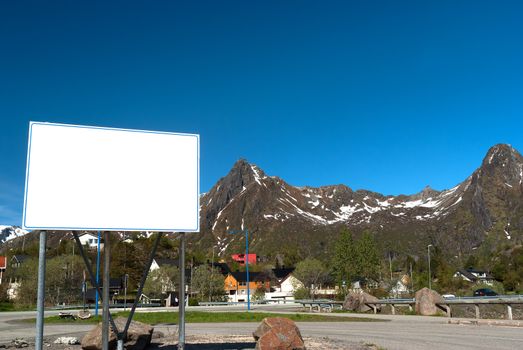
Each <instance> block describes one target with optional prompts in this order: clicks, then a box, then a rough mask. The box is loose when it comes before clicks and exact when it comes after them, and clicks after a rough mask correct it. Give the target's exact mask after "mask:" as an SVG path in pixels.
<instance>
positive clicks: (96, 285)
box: [73, 231, 118, 333]
mask: <svg viewBox="0 0 523 350" xmlns="http://www.w3.org/2000/svg"><path fill="white" fill-rule="evenodd" d="M73 237H74V240H75V241H76V245H77V246H78V250H79V251H80V255H81V256H82V259H83V260H84V264H85V268H86V269H87V272H88V273H89V279H90V281H91V284H92V285H93V286H94V288H95V290H96V295H97V296H98V298H101V297H102V290H101V288H100V284H99V283H98V280H96V279H95V277H94V273H93V269H92V268H91V263H90V262H89V259H88V258H87V255H85V251H84V247H82V243H81V242H80V238H79V236H78V232H76V231H73ZM102 299H103V298H102ZM109 322H111V327H113V330H114V332H115V333H118V328H117V327H116V324H115V323H114V320H113V317H112V316H111V313H109Z"/></svg>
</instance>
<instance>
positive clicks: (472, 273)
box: [453, 268, 494, 285]
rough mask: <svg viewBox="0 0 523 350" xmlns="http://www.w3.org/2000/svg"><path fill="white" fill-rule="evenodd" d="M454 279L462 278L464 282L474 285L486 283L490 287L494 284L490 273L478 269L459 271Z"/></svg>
mask: <svg viewBox="0 0 523 350" xmlns="http://www.w3.org/2000/svg"><path fill="white" fill-rule="evenodd" d="M453 277H454V278H461V279H463V280H464V281H467V282H472V283H485V284H488V285H492V284H494V277H493V276H491V275H490V274H489V273H488V272H486V271H482V270H476V269H472V268H470V269H466V270H458V271H456V273H455V274H454V276H453Z"/></svg>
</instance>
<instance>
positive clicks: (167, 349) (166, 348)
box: [147, 342, 256, 350]
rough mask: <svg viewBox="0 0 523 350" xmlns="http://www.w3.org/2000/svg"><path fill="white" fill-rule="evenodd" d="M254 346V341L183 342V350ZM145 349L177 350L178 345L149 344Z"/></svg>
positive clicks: (234, 349) (238, 349)
mask: <svg viewBox="0 0 523 350" xmlns="http://www.w3.org/2000/svg"><path fill="white" fill-rule="evenodd" d="M255 347H256V342H245V343H219V344H218V343H206V344H185V350H247V349H254V348H255ZM147 350H178V345H177V344H172V345H163V346H161V344H151V345H150V346H149V347H148V348H147Z"/></svg>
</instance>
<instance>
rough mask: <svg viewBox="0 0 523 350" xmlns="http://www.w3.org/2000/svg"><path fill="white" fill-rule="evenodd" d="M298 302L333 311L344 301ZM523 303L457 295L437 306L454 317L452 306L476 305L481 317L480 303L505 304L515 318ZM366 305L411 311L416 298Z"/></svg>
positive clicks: (511, 297) (520, 297)
mask: <svg viewBox="0 0 523 350" xmlns="http://www.w3.org/2000/svg"><path fill="white" fill-rule="evenodd" d="M295 302H296V303H299V304H302V305H303V307H308V308H309V310H310V311H313V310H314V309H315V308H317V310H318V311H321V310H322V309H324V310H325V311H332V310H333V309H335V308H338V307H339V308H341V306H342V305H343V302H341V301H334V300H328V299H320V300H295ZM519 304H523V295H503V296H489V297H456V298H445V301H444V302H442V303H436V306H437V307H438V308H440V309H441V310H442V311H444V312H445V313H446V315H447V317H449V318H451V317H452V306H454V305H474V307H475V316H476V318H477V319H479V318H481V314H480V309H479V306H480V305H505V306H506V310H507V311H506V318H507V319H508V320H513V315H512V306H513V305H519ZM365 305H366V306H367V307H369V308H371V309H372V310H373V312H374V314H377V313H378V309H380V308H381V306H382V305H388V306H390V308H391V313H392V314H393V315H395V314H396V307H408V308H409V311H411V312H412V311H413V310H414V306H415V305H416V299H414V298H404V299H380V300H379V301H378V302H366V303H365Z"/></svg>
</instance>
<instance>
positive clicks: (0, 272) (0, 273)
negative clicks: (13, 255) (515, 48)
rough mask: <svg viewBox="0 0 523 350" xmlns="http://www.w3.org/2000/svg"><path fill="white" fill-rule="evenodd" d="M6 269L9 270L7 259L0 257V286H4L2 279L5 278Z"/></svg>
mask: <svg viewBox="0 0 523 350" xmlns="http://www.w3.org/2000/svg"><path fill="white" fill-rule="evenodd" d="M6 268H7V257H5V256H0V284H2V278H3V277H4V273H5V269H6Z"/></svg>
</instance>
